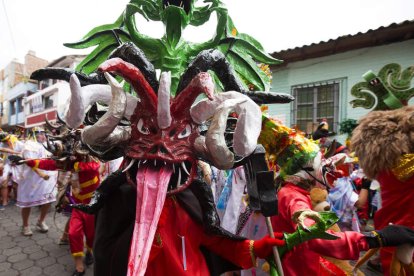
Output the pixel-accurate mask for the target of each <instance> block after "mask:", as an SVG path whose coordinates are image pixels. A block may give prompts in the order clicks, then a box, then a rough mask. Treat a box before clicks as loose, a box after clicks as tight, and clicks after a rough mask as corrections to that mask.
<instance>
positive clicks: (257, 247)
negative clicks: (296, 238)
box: [253, 232, 286, 259]
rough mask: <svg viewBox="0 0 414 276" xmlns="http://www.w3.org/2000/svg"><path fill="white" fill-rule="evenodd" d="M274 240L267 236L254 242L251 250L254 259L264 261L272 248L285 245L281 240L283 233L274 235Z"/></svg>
mask: <svg viewBox="0 0 414 276" xmlns="http://www.w3.org/2000/svg"><path fill="white" fill-rule="evenodd" d="M274 235H275V238H274V239H273V238H271V237H269V236H266V237H264V238H263V239H261V240H257V241H254V244H253V249H254V254H255V255H256V257H259V258H261V259H265V258H267V257H269V256H270V255H271V254H272V248H273V246H284V245H285V244H286V242H285V240H283V233H277V232H275V233H274Z"/></svg>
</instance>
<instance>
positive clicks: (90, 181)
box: [17, 128, 100, 276]
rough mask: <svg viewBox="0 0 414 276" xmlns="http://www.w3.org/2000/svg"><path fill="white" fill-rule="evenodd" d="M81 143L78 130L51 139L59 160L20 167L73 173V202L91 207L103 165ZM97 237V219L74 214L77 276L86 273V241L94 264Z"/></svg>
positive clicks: (71, 234)
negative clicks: (94, 246) (59, 140)
mask: <svg viewBox="0 0 414 276" xmlns="http://www.w3.org/2000/svg"><path fill="white" fill-rule="evenodd" d="M50 139H52V141H50ZM56 139H61V140H63V141H64V142H63V143H57V142H56V141H54V140H56ZM79 140H80V136H79V132H78V131H77V130H76V129H67V128H66V130H64V131H63V133H61V134H60V135H59V136H50V137H48V139H47V147H48V148H50V149H51V151H52V152H53V154H54V155H55V159H27V160H24V159H23V160H19V161H18V162H17V163H18V164H22V163H26V164H27V166H29V167H31V168H32V169H41V170H47V171H56V170H63V171H70V172H72V176H71V182H72V183H76V185H73V184H72V195H71V198H72V199H73V200H74V202H75V203H79V204H80V203H82V204H87V203H89V202H90V200H91V198H92V195H93V192H94V191H95V190H96V189H97V188H98V186H99V183H100V178H99V176H100V175H99V169H100V162H99V161H97V160H96V159H95V158H93V157H91V156H90V155H89V151H88V150H87V149H84V148H83V147H82V144H81V142H80V141H79ZM58 148H59V149H58ZM63 153H64V154H63ZM65 154H66V156H65ZM57 158H59V159H57ZM55 182H56V180H55ZM75 187H76V188H75ZM94 233H95V217H94V216H93V215H90V214H86V213H83V212H81V211H79V210H72V214H71V217H70V220H69V233H68V236H69V245H70V250H71V253H72V256H73V257H74V259H75V265H76V271H75V272H74V274H73V275H76V276H78V275H83V274H84V273H85V268H84V266H83V256H84V237H85V238H86V247H87V254H86V257H85V263H86V264H87V265H90V264H91V263H92V262H93V255H92V247H93V241H94Z"/></svg>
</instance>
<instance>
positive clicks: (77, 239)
mask: <svg viewBox="0 0 414 276" xmlns="http://www.w3.org/2000/svg"><path fill="white" fill-rule="evenodd" d="M94 235H95V217H94V215H89V214H86V213H83V212H82V211H79V210H77V209H73V210H72V214H71V216H70V220H69V245H70V252H71V253H72V254H76V255H77V256H83V237H84V236H85V238H86V245H87V247H88V248H92V246H93V239H94ZM79 254H80V255H79Z"/></svg>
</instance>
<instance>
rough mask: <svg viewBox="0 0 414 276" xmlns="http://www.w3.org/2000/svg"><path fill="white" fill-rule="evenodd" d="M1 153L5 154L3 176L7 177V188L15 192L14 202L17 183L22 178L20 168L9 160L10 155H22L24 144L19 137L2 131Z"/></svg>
mask: <svg viewBox="0 0 414 276" xmlns="http://www.w3.org/2000/svg"><path fill="white" fill-rule="evenodd" d="M0 141H1V142H0V152H1V153H3V154H2V157H3V160H4V171H3V174H4V175H5V176H7V178H8V181H7V186H8V187H9V191H10V192H11V190H12V191H13V197H14V201H16V200H17V185H18V184H17V183H18V181H19V179H20V177H21V174H20V171H19V170H20V168H19V167H16V166H14V165H13V164H11V163H10V161H9V160H8V158H7V157H8V156H9V155H11V154H12V155H15V154H21V151H22V149H23V145H24V142H22V141H20V140H19V138H17V136H15V135H13V134H10V133H7V132H5V131H3V130H0Z"/></svg>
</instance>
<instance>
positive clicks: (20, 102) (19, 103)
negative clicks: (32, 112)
mask: <svg viewBox="0 0 414 276" xmlns="http://www.w3.org/2000/svg"><path fill="white" fill-rule="evenodd" d="M23 108H24V107H23V98H18V99H17V110H18V111H19V113H20V112H23Z"/></svg>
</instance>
